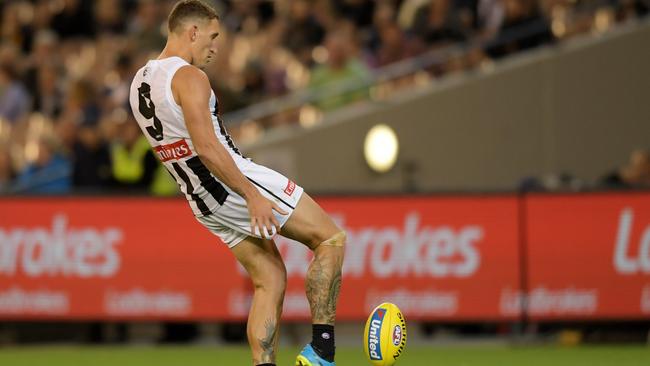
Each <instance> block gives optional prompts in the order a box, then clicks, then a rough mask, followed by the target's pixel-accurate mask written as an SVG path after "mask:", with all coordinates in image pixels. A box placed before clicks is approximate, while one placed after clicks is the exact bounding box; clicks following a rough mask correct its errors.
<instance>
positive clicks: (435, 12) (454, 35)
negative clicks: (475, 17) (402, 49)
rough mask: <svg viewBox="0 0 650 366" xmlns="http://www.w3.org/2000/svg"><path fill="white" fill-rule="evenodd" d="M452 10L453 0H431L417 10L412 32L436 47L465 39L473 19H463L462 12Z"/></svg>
mask: <svg viewBox="0 0 650 366" xmlns="http://www.w3.org/2000/svg"><path fill="white" fill-rule="evenodd" d="M452 10H454V8H453V4H452V2H451V0H430V1H429V3H428V4H427V5H425V6H422V7H420V8H419V9H418V10H417V11H416V13H415V18H414V20H413V26H412V28H411V30H410V31H411V33H412V34H414V35H416V36H418V37H420V39H422V40H423V41H424V42H425V43H427V44H430V45H433V46H434V47H436V46H438V47H439V46H446V45H448V44H449V43H455V42H463V41H465V40H466V39H467V38H468V36H469V32H470V31H471V28H470V27H471V20H466V21H463V20H462V19H461V18H460V17H459V15H460V13H459V12H455V11H452Z"/></svg>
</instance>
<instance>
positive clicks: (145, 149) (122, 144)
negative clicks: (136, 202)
mask: <svg viewBox="0 0 650 366" xmlns="http://www.w3.org/2000/svg"><path fill="white" fill-rule="evenodd" d="M110 150H111V151H110V155H111V170H112V177H113V180H114V182H115V185H116V187H117V188H118V189H119V191H120V192H132V193H138V192H139V193H144V192H150V193H152V194H154V195H158V196H169V195H174V194H176V193H177V192H178V188H177V186H176V182H175V181H174V180H173V179H172V177H171V176H170V175H169V173H168V172H167V171H166V170H165V168H164V167H163V166H162V164H160V163H159V162H158V160H157V158H156V157H155V156H154V154H153V151H152V150H151V147H150V146H149V142H148V141H147V139H146V138H145V137H144V135H143V134H142V131H141V130H140V127H139V126H138V124H137V123H136V121H135V119H134V118H133V115H132V114H131V113H129V114H128V117H127V119H126V120H125V121H124V122H122V123H121V124H120V126H119V127H118V136H117V139H116V140H115V141H114V142H113V144H112V146H111V148H110Z"/></svg>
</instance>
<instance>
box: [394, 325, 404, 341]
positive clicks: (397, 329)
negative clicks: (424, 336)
mask: <svg viewBox="0 0 650 366" xmlns="http://www.w3.org/2000/svg"><path fill="white" fill-rule="evenodd" d="M401 342H402V327H401V326H399V325H396V326H395V328H394V329H393V344H394V345H396V346H399V344H400V343H401Z"/></svg>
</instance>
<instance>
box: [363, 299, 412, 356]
mask: <svg viewBox="0 0 650 366" xmlns="http://www.w3.org/2000/svg"><path fill="white" fill-rule="evenodd" d="M405 346H406V321H405V319H404V316H403V315H402V312H401V311H400V310H399V308H398V307H397V306H396V305H395V304H391V303H383V304H381V305H379V306H377V307H376V308H375V309H374V310H373V311H372V313H371V314H370V316H369V317H368V321H367V322H366V327H365V330H364V351H365V353H366V356H367V357H368V360H369V361H370V363H371V364H372V365H374V366H391V365H393V364H394V363H395V361H397V358H398V357H399V356H400V355H401V354H402V352H403V351H404V347H405Z"/></svg>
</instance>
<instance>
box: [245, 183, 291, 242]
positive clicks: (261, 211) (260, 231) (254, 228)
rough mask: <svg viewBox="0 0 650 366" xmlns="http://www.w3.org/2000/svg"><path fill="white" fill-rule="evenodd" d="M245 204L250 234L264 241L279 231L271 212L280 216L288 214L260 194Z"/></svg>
mask: <svg viewBox="0 0 650 366" xmlns="http://www.w3.org/2000/svg"><path fill="white" fill-rule="evenodd" d="M247 204H248V213H249V215H250V217H251V232H252V233H254V234H257V235H259V236H262V237H264V238H266V239H271V238H273V235H275V234H276V233H278V232H279V231H280V223H279V222H278V220H277V219H276V218H275V215H274V214H273V211H276V212H278V213H280V214H281V215H287V214H288V212H286V211H284V210H283V209H281V208H280V207H279V206H278V205H277V204H276V203H275V202H273V201H271V200H269V199H267V198H266V197H264V196H262V195H261V194H259V195H256V196H254V197H252V198H251V199H249V200H248V202H247Z"/></svg>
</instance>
